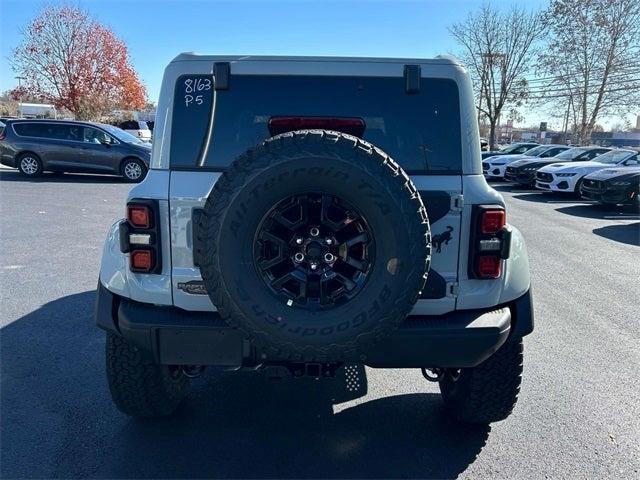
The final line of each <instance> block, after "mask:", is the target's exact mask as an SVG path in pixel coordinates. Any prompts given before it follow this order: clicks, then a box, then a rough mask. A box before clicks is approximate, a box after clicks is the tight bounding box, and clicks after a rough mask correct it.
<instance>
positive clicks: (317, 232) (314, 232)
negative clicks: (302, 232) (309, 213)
mask: <svg viewBox="0 0 640 480" xmlns="http://www.w3.org/2000/svg"><path fill="white" fill-rule="evenodd" d="M309 233H310V234H311V236H312V237H317V236H318V235H320V230H318V227H311V230H309Z"/></svg>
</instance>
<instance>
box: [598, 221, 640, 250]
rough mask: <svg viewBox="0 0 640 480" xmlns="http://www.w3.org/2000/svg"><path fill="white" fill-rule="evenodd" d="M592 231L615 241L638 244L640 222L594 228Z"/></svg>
mask: <svg viewBox="0 0 640 480" xmlns="http://www.w3.org/2000/svg"><path fill="white" fill-rule="evenodd" d="M593 233H595V234H596V235H600V236H601V237H604V238H608V239H609V240H615V241H616V242H620V243H626V244H628V245H636V246H640V222H638V223H627V224H615V225H607V226H606V227H600V228H594V229H593Z"/></svg>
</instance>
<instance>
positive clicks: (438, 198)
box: [418, 190, 451, 225]
mask: <svg viewBox="0 0 640 480" xmlns="http://www.w3.org/2000/svg"><path fill="white" fill-rule="evenodd" d="M418 193H419V194H420V197H421V198H422V201H423V202H424V207H425V208H426V209H427V215H429V223H431V224H432V225H433V224H434V223H436V222H437V221H438V220H440V219H441V218H443V217H445V216H446V215H447V214H448V213H449V212H450V211H451V195H449V193H447V192H445V191H444V190H420V191H418Z"/></svg>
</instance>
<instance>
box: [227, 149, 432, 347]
mask: <svg viewBox="0 0 640 480" xmlns="http://www.w3.org/2000/svg"><path fill="white" fill-rule="evenodd" d="M304 160H305V159H304V158H300V159H293V160H289V161H284V162H282V163H280V164H277V165H275V166H272V167H271V168H269V169H268V170H267V171H266V172H260V173H257V174H256V175H254V176H253V178H252V179H251V180H250V181H249V182H248V183H247V185H246V186H245V187H244V188H243V189H242V190H241V191H240V192H239V193H238V195H237V196H236V197H235V198H234V201H233V202H232V203H231V205H230V206H229V208H228V209H227V211H226V214H225V217H224V219H223V221H222V223H221V228H220V231H221V232H224V234H221V235H220V237H219V239H218V261H219V268H220V270H219V271H220V272H221V274H222V276H223V278H222V279H221V281H222V282H224V283H225V284H226V288H227V290H228V291H229V293H230V296H231V298H232V301H233V302H234V303H235V305H236V307H237V308H238V309H239V310H241V311H242V313H243V316H244V317H245V320H246V323H247V326H248V328H249V329H250V330H252V332H253V334H254V335H256V336H259V337H262V338H263V339H264V340H265V341H268V338H269V337H272V336H277V337H278V340H279V341H282V342H284V343H290V344H291V345H292V346H294V347H295V346H296V345H301V344H303V345H310V346H318V347H323V346H326V345H328V344H333V343H335V344H344V343H345V342H348V341H350V340H353V339H354V337H358V336H371V337H376V336H377V335H380V333H381V326H380V324H381V321H382V320H383V319H384V318H385V316H386V315H388V314H389V312H390V311H391V310H392V309H393V305H392V302H393V301H394V299H397V298H398V297H400V296H402V292H403V290H405V289H406V288H415V285H407V280H409V278H407V277H410V276H411V274H410V272H411V271H412V270H413V267H415V265H413V262H423V263H424V258H422V259H419V258H410V257H411V254H410V251H409V249H408V248H407V246H408V245H409V244H410V243H409V242H410V241H416V239H410V238H408V234H407V229H406V228H405V225H404V224H403V217H402V215H401V214H400V213H401V211H400V206H399V205H398V201H397V199H396V198H393V197H392V195H390V194H389V192H387V191H385V190H384V189H383V188H381V186H380V183H379V181H378V180H377V179H376V178H375V177H373V176H372V175H370V174H369V173H368V172H367V171H365V170H364V169H354V168H353V164H352V163H345V162H343V161H341V160H339V159H335V158H326V159H323V160H322V161H321V162H318V157H315V158H314V166H305V165H304ZM318 163H321V164H322V166H321V167H318V166H315V165H317V164H318ZM306 192H318V193H326V194H329V195H334V196H336V197H338V198H340V199H342V200H345V201H346V202H348V203H350V204H351V205H353V206H354V207H355V208H356V209H357V210H358V213H360V214H361V215H362V216H363V217H364V219H365V220H366V222H367V224H368V226H369V228H370V231H371V233H372V236H373V240H374V242H375V260H374V266H373V268H372V270H371V272H370V273H369V277H368V279H367V282H366V284H365V285H364V287H363V288H362V290H361V291H360V292H359V293H358V294H357V295H356V297H355V298H353V299H351V300H349V301H348V302H347V303H346V304H344V305H341V306H337V307H334V308H331V309H329V310H322V311H309V310H306V309H301V308H295V307H288V306H287V305H286V304H284V303H283V301H282V300H281V299H279V298H277V297H276V296H275V295H274V294H273V292H271V291H270V290H269V289H268V287H267V286H266V285H265V284H264V282H263V281H262V279H261V278H260V277H259V276H258V273H257V269H256V267H255V265H254V259H253V243H254V239H255V235H256V232H257V229H258V226H259V224H260V222H261V220H262V219H263V217H264V216H265V215H266V214H267V213H268V212H269V210H270V209H271V208H272V207H273V206H274V205H275V204H277V203H278V202H279V201H281V200H283V199H284V198H287V197H289V196H291V195H294V194H300V193H306ZM238 260H239V261H238ZM418 265H420V264H419V263H418ZM400 320H401V319H400ZM351 353H353V352H351Z"/></svg>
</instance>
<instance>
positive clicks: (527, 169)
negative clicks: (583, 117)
mask: <svg viewBox="0 0 640 480" xmlns="http://www.w3.org/2000/svg"><path fill="white" fill-rule="evenodd" d="M609 151H611V149H610V148H606V147H576V148H569V149H568V150H565V151H564V152H562V153H559V154H558V155H556V156H555V157H550V158H540V157H535V158H525V159H522V160H518V161H515V162H512V163H511V165H509V166H507V169H506V173H505V174H504V178H505V180H508V181H510V182H515V183H519V184H520V185H527V186H531V187H533V186H534V185H535V183H536V172H537V171H538V170H540V169H541V168H543V167H546V166H547V165H551V164H552V163H558V162H588V161H590V160H593V159H594V158H596V157H597V156H599V155H602V154H603V153H607V152H609Z"/></svg>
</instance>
